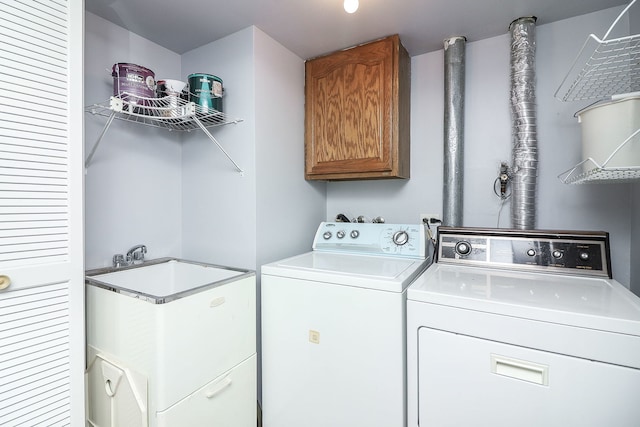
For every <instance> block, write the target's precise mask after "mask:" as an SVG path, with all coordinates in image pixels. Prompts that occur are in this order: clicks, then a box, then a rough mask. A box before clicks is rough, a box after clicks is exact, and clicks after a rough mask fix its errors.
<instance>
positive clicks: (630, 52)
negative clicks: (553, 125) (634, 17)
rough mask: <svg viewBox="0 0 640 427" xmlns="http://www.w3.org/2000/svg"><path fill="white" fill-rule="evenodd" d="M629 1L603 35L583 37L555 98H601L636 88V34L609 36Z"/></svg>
mask: <svg viewBox="0 0 640 427" xmlns="http://www.w3.org/2000/svg"><path fill="white" fill-rule="evenodd" d="M635 2H636V0H632V1H631V3H629V5H627V7H625V8H624V10H623V11H622V12H621V13H620V15H619V16H618V17H617V18H616V19H615V21H614V22H613V23H612V24H611V27H609V29H608V30H607V32H606V33H605V35H604V37H602V39H600V38H599V37H597V36H595V35H594V34H590V35H589V36H588V37H587V40H586V41H585V43H584V45H583V46H582V49H581V50H580V52H579V53H578V56H577V57H576V59H575V60H574V62H573V64H572V66H571V69H570V70H569V72H568V73H567V75H566V76H565V77H564V79H563V81H562V83H561V84H560V87H559V88H558V90H557V91H556V93H555V97H556V98H557V99H559V100H561V101H580V100H590V99H604V98H608V97H611V96H612V95H616V94H622V93H629V92H637V91H640V34H636V35H632V36H627V37H620V38H609V36H610V35H611V33H612V31H613V30H614V28H615V27H616V24H617V23H618V22H619V21H620V19H621V18H622V17H623V16H624V15H625V14H627V13H628V11H629V9H630V8H631V7H632V6H633V4H634V3H635Z"/></svg>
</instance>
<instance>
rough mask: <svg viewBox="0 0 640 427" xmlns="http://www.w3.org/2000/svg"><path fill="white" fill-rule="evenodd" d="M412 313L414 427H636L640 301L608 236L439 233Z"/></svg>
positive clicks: (413, 294)
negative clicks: (613, 273) (617, 271)
mask: <svg viewBox="0 0 640 427" xmlns="http://www.w3.org/2000/svg"><path fill="white" fill-rule="evenodd" d="M437 254H438V260H437V263H435V264H434V265H432V266H431V267H430V268H428V269H427V271H426V272H425V273H424V274H422V275H421V276H420V277H419V278H418V279H416V281H415V282H414V283H413V284H412V285H411V286H410V288H409V290H408V301H407V323H408V326H407V331H408V332H407V334H408V335H407V336H408V338H407V346H408V350H407V352H408V357H409V359H408V419H409V421H408V425H409V427H416V426H421V427H429V426H434V427H445V426H451V427H453V426H455V427H459V426H495V427H512V426H518V427H540V426H545V427H567V426H580V427H602V426H616V427H637V426H638V425H640V405H638V396H640V299H639V298H638V297H636V296H635V295H633V294H632V293H631V292H630V291H629V290H628V289H627V288H625V287H624V286H622V285H621V284H620V283H618V282H616V281H615V280H612V279H611V278H610V259H609V242H608V235H607V234H606V233H601V232H559V231H518V230H504V229H500V230H498V229H471V228H451V227H440V228H439V233H438V250H437Z"/></svg>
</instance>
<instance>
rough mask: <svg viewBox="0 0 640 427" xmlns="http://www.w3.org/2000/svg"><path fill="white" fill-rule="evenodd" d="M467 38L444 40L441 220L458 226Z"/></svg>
mask: <svg viewBox="0 0 640 427" xmlns="http://www.w3.org/2000/svg"><path fill="white" fill-rule="evenodd" d="M466 41H467V39H466V38H464V37H452V38H449V39H446V40H445V41H444V177H443V192H442V199H443V200H442V205H443V214H442V224H443V225H448V226H453V227H459V226H462V195H463V172H464V79H465V61H464V59H465V46H466Z"/></svg>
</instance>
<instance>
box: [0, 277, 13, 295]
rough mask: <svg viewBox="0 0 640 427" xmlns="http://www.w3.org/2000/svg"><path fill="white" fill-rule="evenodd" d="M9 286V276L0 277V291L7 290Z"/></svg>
mask: <svg viewBox="0 0 640 427" xmlns="http://www.w3.org/2000/svg"><path fill="white" fill-rule="evenodd" d="M10 285H11V279H10V278H9V276H5V275H4V274H3V275H0V291H2V290H4V289H7V288H8V287H9V286H10Z"/></svg>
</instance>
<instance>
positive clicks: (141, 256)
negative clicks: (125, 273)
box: [132, 246, 146, 261]
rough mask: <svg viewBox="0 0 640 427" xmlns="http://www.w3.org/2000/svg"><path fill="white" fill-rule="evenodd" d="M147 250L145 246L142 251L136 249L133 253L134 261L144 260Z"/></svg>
mask: <svg viewBox="0 0 640 427" xmlns="http://www.w3.org/2000/svg"><path fill="white" fill-rule="evenodd" d="M145 252H146V248H145V247H144V246H143V249H142V250H141V251H139V252H138V251H136V252H134V253H133V254H132V255H133V261H144V253H145Z"/></svg>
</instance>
